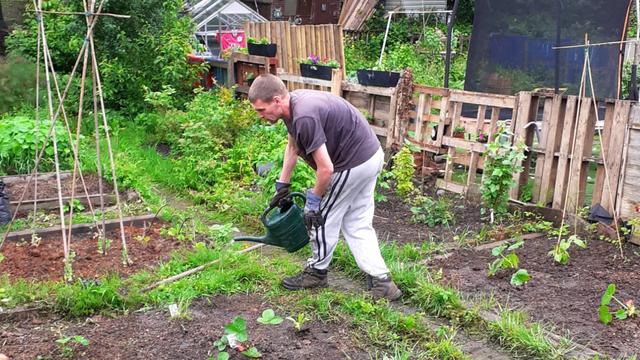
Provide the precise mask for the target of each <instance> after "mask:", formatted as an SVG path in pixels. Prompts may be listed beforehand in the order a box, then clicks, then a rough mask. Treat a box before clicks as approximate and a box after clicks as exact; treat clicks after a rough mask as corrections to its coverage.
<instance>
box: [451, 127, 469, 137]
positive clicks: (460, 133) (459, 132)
mask: <svg viewBox="0 0 640 360" xmlns="http://www.w3.org/2000/svg"><path fill="white" fill-rule="evenodd" d="M465 131H466V129H465V127H464V126H462V125H457V126H456V127H455V128H453V137H454V138H458V139H464V132H465Z"/></svg>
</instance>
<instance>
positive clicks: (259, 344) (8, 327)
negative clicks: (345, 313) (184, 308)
mask: <svg viewBox="0 0 640 360" xmlns="http://www.w3.org/2000/svg"><path fill="white" fill-rule="evenodd" d="M268 308H274V309H275V306H273V305H270V304H268V303H266V302H265V301H264V300H263V299H262V298H260V297H259V296H256V295H234V296H215V297H211V298H207V299H199V300H196V301H194V302H193V303H192V304H191V306H190V307H189V310H190V315H191V320H186V319H179V320H172V319H171V318H170V316H169V312H168V311H167V310H166V309H160V310H151V311H147V312H135V313H132V314H129V315H127V316H121V317H117V318H108V317H105V316H100V315H98V316H94V317H92V318H89V319H86V321H65V320H61V319H54V318H46V317H45V318H42V317H33V318H30V319H24V320H22V321H20V322H14V323H9V324H2V325H0V344H2V347H1V348H0V349H1V351H0V352H1V353H4V354H5V355H7V356H9V358H11V359H13V360H19V359H35V358H36V357H38V356H43V357H45V358H51V359H60V358H63V356H62V353H61V351H60V349H59V348H58V346H57V345H56V343H55V340H56V339H58V338H60V337H62V335H64V336H73V335H81V336H83V337H84V338H86V339H87V340H89V346H87V347H83V346H79V345H74V346H73V349H74V351H73V356H72V357H71V358H75V359H207V358H208V357H210V356H213V358H216V356H217V353H218V350H217V349H216V347H214V345H213V343H214V341H216V340H218V339H219V338H220V337H221V336H222V335H223V334H224V330H223V329H224V325H225V324H227V323H229V322H231V321H232V320H233V318H234V317H236V316H240V317H242V318H243V319H244V320H245V321H246V323H247V333H248V336H249V340H248V342H247V343H246V345H248V346H255V347H256V348H257V349H258V351H259V352H261V353H262V359H319V358H322V359H354V360H359V359H363V360H364V359H370V357H369V355H368V354H367V352H365V351H364V350H362V349H360V348H358V347H357V346H356V345H355V344H354V343H353V342H352V340H351V339H350V337H349V331H350V329H349V328H348V327H346V326H344V324H339V323H322V322H319V321H311V320H310V321H308V322H307V323H306V324H305V326H304V328H303V329H304V330H303V331H301V332H297V331H296V330H295V328H294V327H293V325H292V323H291V322H290V321H287V320H285V321H284V322H283V323H281V324H279V325H262V324H259V323H258V322H257V321H256V319H257V318H258V317H259V316H260V315H261V313H262V311H263V310H265V309H268ZM275 311H276V314H277V315H280V316H282V317H286V316H295V315H294V314H284V313H282V311H279V310H277V309H276V310H275ZM61 334H62V335H61ZM227 351H228V352H229V354H230V355H231V359H246V357H244V356H243V355H240V354H239V353H238V352H237V351H236V350H229V348H227Z"/></svg>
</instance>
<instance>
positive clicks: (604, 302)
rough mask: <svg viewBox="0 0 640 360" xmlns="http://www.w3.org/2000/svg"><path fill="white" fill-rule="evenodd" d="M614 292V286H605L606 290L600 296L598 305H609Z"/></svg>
mask: <svg viewBox="0 0 640 360" xmlns="http://www.w3.org/2000/svg"><path fill="white" fill-rule="evenodd" d="M615 292H616V285H615V284H609V286H607V290H605V292H604V294H602V299H601V300H600V305H604V306H607V305H609V303H610V302H611V299H612V298H613V294H614V293H615Z"/></svg>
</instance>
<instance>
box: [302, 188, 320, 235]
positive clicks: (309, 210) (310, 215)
mask: <svg viewBox="0 0 640 360" xmlns="http://www.w3.org/2000/svg"><path fill="white" fill-rule="evenodd" d="M321 202H322V198H321V197H320V196H318V195H316V194H314V193H313V190H307V202H306V203H305V205H304V224H305V226H306V227H307V230H311V229H312V228H315V229H316V230H317V229H318V228H319V227H321V226H322V225H324V217H323V216H322V214H321V213H320V203H321Z"/></svg>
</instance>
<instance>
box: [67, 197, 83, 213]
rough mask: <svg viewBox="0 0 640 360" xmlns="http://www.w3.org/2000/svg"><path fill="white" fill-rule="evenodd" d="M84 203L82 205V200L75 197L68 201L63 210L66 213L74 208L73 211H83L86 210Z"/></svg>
mask: <svg viewBox="0 0 640 360" xmlns="http://www.w3.org/2000/svg"><path fill="white" fill-rule="evenodd" d="M84 209H85V208H84V205H82V203H81V202H80V200H78V199H73V201H67V203H66V204H64V206H63V208H62V210H63V211H64V212H65V213H69V212H70V211H71V210H73V212H74V213H75V212H81V211H84Z"/></svg>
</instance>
